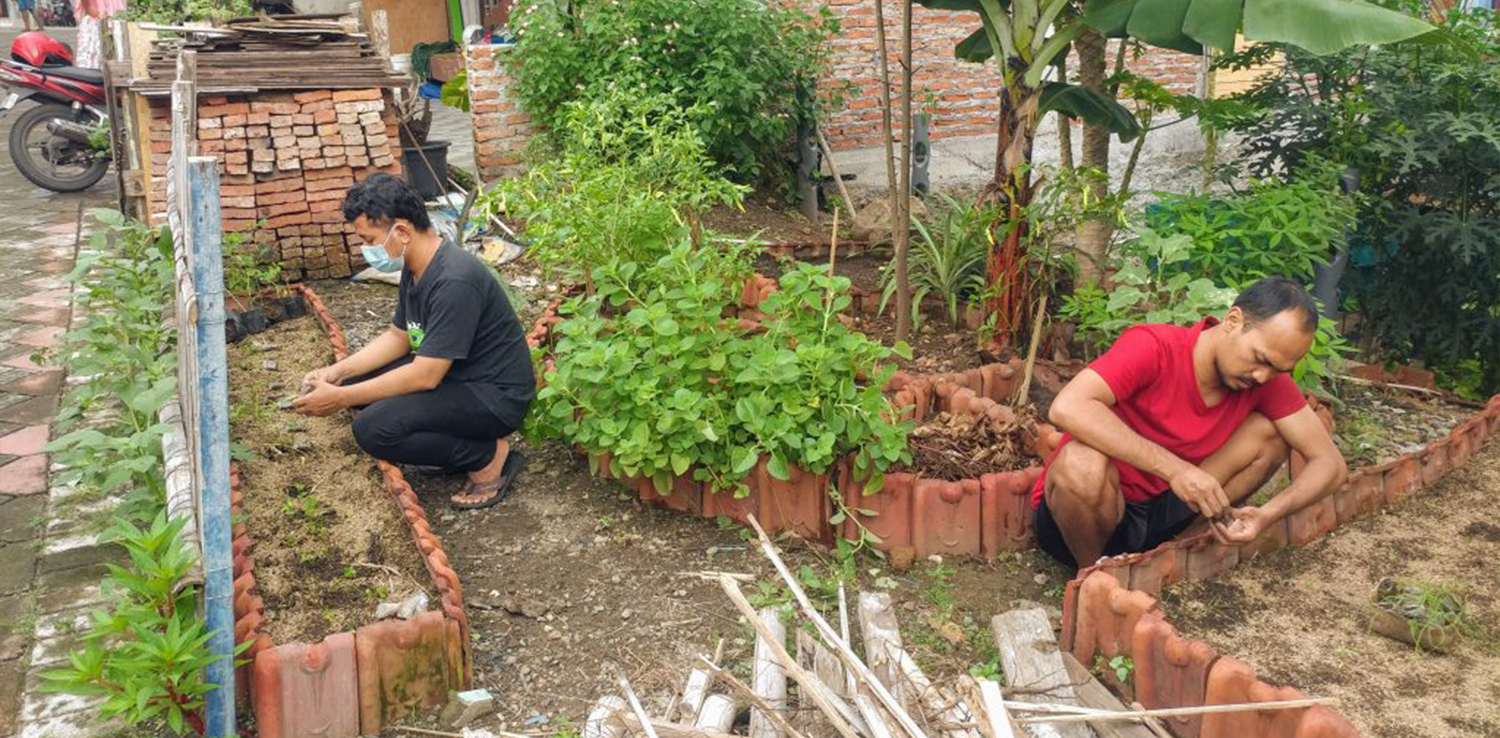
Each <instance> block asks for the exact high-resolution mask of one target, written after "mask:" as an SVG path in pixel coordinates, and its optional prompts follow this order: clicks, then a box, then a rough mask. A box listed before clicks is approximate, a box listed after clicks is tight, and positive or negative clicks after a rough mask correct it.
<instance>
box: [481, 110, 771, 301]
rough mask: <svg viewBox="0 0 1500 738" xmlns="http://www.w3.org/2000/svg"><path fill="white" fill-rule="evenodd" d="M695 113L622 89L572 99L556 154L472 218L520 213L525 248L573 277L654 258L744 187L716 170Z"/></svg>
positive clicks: (501, 189)
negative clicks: (527, 245) (701, 216)
mask: <svg viewBox="0 0 1500 738" xmlns="http://www.w3.org/2000/svg"><path fill="white" fill-rule="evenodd" d="M692 115H693V111H691V110H689V111H681V110H678V109H676V108H674V107H673V106H672V104H671V101H670V100H668V99H667V98H664V97H661V96H646V97H640V96H634V95H629V94H626V92H625V91H624V90H616V91H612V92H610V93H609V94H608V95H605V96H602V97H600V98H597V99H593V100H587V101H579V102H574V103H569V104H567V105H566V106H565V110H564V115H563V117H562V119H561V122H560V125H559V128H558V130H557V136H558V146H559V150H558V151H557V152H556V155H555V156H554V157H552V158H550V159H548V160H546V161H544V162H542V163H541V164H539V165H537V166H535V167H533V168H531V169H530V170H529V171H528V172H527V173H526V174H525V175H523V176H520V177H516V178H512V179H508V180H506V181H504V182H502V183H500V184H499V185H498V186H497V187H495V188H494V189H492V190H490V191H488V192H486V193H485V194H484V196H483V197H481V198H480V200H479V202H478V203H477V204H476V211H477V212H478V213H479V215H478V216H477V217H478V218H479V219H480V222H486V220H487V219H488V218H489V217H492V216H496V215H499V214H502V213H503V214H505V215H506V216H508V217H510V218H514V219H519V220H521V221H524V222H525V224H526V225H525V233H526V236H527V237H528V238H530V239H531V240H532V242H533V243H532V246H531V255H532V256H533V257H535V258H536V259H537V260H538V261H540V262H541V263H542V265H543V266H544V267H547V268H548V269H551V270H557V271H560V272H562V273H563V275H564V276H565V277H571V278H573V279H575V280H577V281H582V282H590V281H592V280H591V279H590V270H591V269H593V268H595V267H596V266H598V265H601V264H605V263H607V262H608V261H609V260H610V259H612V258H615V257H619V258H620V259H621V260H622V261H634V262H639V263H646V264H649V263H652V262H654V261H656V259H657V258H659V257H660V256H661V255H662V254H664V253H666V251H667V250H668V249H669V248H670V247H671V246H672V245H673V244H676V243H678V242H679V241H681V240H682V239H683V238H684V237H689V236H692V237H697V236H698V235H700V234H701V228H699V227H698V225H697V223H698V219H697V214H698V213H699V212H701V211H702V210H704V209H706V208H708V207H709V206H711V205H714V204H717V203H723V204H727V205H733V206H738V205H739V204H740V202H741V201H742V199H743V197H744V194H745V191H746V190H745V188H743V187H741V186H739V185H735V184H732V183H731V182H729V181H728V180H726V179H724V178H723V177H722V176H720V173H719V169H718V167H717V166H715V165H714V164H713V163H712V162H711V161H710V160H709V158H708V156H707V154H706V152H705V150H704V146H703V141H702V139H700V138H699V136H698V132H697V130H696V129H695V128H694V127H693V126H692V125H691V123H690V118H691V117H692Z"/></svg>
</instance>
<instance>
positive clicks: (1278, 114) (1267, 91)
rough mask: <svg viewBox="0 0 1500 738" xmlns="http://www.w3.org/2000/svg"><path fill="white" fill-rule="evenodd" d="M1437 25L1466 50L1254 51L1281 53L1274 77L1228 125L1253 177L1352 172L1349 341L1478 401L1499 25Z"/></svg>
mask: <svg viewBox="0 0 1500 738" xmlns="http://www.w3.org/2000/svg"><path fill="white" fill-rule="evenodd" d="M1445 27H1446V29H1447V30H1448V31H1449V32H1450V33H1451V34H1452V35H1454V36H1456V37H1458V38H1460V39H1462V40H1463V42H1464V43H1465V44H1466V45H1467V46H1468V47H1470V48H1472V49H1473V50H1474V51H1476V52H1477V53H1474V54H1469V53H1465V51H1464V50H1462V49H1456V48H1454V47H1451V46H1428V45H1419V44H1396V45H1389V46H1378V47H1353V48H1351V49H1348V50H1345V51H1342V52H1339V53H1336V54H1330V55H1327V56H1323V57H1316V56H1312V55H1309V54H1307V53H1305V52H1302V51H1299V50H1297V49H1292V48H1277V47H1266V48H1261V49H1258V50H1257V51H1255V52H1254V53H1256V54H1259V55H1261V56H1266V55H1269V54H1272V53H1282V54H1284V56H1285V59H1286V67H1287V74H1284V75H1277V76H1276V77H1274V78H1272V79H1271V80H1269V81H1267V82H1266V83H1264V84H1262V85H1260V86H1259V87H1258V88H1256V89H1255V90H1252V91H1251V93H1250V94H1249V95H1248V96H1247V97H1248V99H1249V100H1250V101H1251V102H1253V103H1254V105H1255V107H1254V112H1253V113H1252V114H1250V115H1247V116H1244V117H1243V118H1242V119H1240V120H1238V121H1236V122H1235V128H1236V129H1237V130H1238V131H1240V132H1241V133H1242V134H1243V135H1244V140H1245V144H1246V148H1247V150H1248V154H1249V156H1248V163H1249V164H1250V166H1251V168H1252V170H1254V171H1258V172H1262V173H1264V172H1268V171H1272V170H1276V169H1286V170H1289V171H1292V172H1298V171H1300V170H1301V169H1303V168H1305V167H1306V165H1307V162H1309V161H1311V160H1313V159H1314V158H1321V159H1324V160H1328V161H1332V162H1334V163H1336V164H1339V165H1342V166H1352V167H1356V168H1358V170H1359V172H1360V187H1361V190H1362V191H1363V192H1364V193H1365V194H1366V199H1365V201H1364V203H1363V204H1362V205H1361V207H1360V212H1359V228H1358V231H1357V232H1358V234H1360V235H1359V238H1358V242H1357V243H1356V246H1357V247H1358V248H1357V249H1356V250H1355V251H1354V256H1355V257H1356V261H1355V264H1356V266H1357V267H1358V268H1356V269H1353V270H1351V272H1352V273H1351V274H1350V275H1349V278H1348V279H1347V285H1346V286H1347V287H1348V288H1349V291H1350V292H1351V293H1352V295H1353V296H1354V297H1355V298H1356V300H1357V303H1358V304H1359V305H1360V306H1361V309H1362V311H1363V312H1364V315H1365V318H1366V319H1365V320H1364V321H1363V322H1362V324H1361V331H1362V332H1363V333H1365V334H1366V335H1365V336H1363V338H1365V339H1366V340H1372V342H1378V343H1379V345H1380V346H1381V347H1382V348H1383V349H1384V350H1386V351H1389V352H1391V354H1393V356H1392V358H1396V359H1401V360H1405V359H1410V358H1418V359H1421V360H1423V361H1425V362H1426V363H1427V365H1428V366H1430V367H1433V368H1435V369H1437V370H1439V373H1440V375H1445V376H1452V375H1464V376H1470V377H1471V381H1470V383H1469V384H1470V386H1471V387H1474V388H1475V389H1477V391H1478V392H1480V393H1481V394H1488V393H1491V392H1494V391H1497V390H1500V311H1496V310H1495V309H1494V306H1495V305H1497V304H1500V178H1497V177H1496V176H1495V172H1497V171H1500V23H1497V21H1496V19H1495V15H1494V14H1493V13H1492V12H1490V11H1487V10H1482V9H1481V10H1473V11H1468V12H1458V11H1455V12H1451V13H1449V14H1448V15H1447V18H1446V20H1445ZM1476 365H1477V368H1478V370H1479V371H1478V374H1479V376H1478V377H1477V379H1473V378H1472V374H1473V372H1472V369H1474V368H1475V367H1476Z"/></svg>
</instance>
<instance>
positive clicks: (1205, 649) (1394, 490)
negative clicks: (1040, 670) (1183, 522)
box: [1061, 395, 1500, 738]
mask: <svg viewBox="0 0 1500 738" xmlns="http://www.w3.org/2000/svg"><path fill="white" fill-rule="evenodd" d="M1496 432H1500V395H1497V396H1495V397H1492V398H1490V401H1489V404H1488V405H1486V406H1485V407H1484V408H1483V409H1482V410H1480V411H1479V412H1478V413H1476V414H1475V415H1474V416H1473V417H1471V418H1470V419H1469V420H1467V421H1465V422H1463V423H1461V424H1459V425H1458V427H1457V428H1454V429H1453V431H1452V432H1451V433H1450V434H1449V435H1448V436H1447V437H1445V438H1440V439H1438V440H1436V441H1433V442H1431V443H1429V444H1427V446H1426V447H1425V448H1423V449H1422V450H1421V451H1418V452H1415V453H1410V454H1406V455H1404V456H1401V457H1399V458H1396V459H1394V460H1391V461H1388V462H1386V463H1384V464H1376V465H1371V466H1366V467H1362V468H1360V469H1357V470H1355V471H1354V472H1353V473H1352V474H1350V476H1349V480H1348V482H1346V483H1345V484H1344V486H1343V487H1340V488H1339V489H1338V490H1336V491H1335V492H1334V493H1333V494H1332V495H1330V496H1328V497H1327V498H1325V499H1324V500H1323V501H1322V502H1320V503H1318V504H1316V505H1313V506H1311V507H1308V508H1305V509H1303V510H1300V511H1298V512H1296V513H1293V514H1292V515H1290V516H1288V517H1287V518H1286V519H1284V520H1282V521H1281V522H1279V523H1278V524H1277V525H1276V526H1274V527H1273V528H1271V529H1269V530H1267V531H1266V532H1265V534H1263V535H1262V536H1261V538H1260V539H1259V540H1257V541H1256V542H1254V543H1252V544H1250V545H1248V546H1244V547H1236V546H1225V545H1222V544H1220V543H1219V542H1218V541H1216V540H1214V538H1213V535H1212V534H1211V533H1207V532H1205V533H1202V534H1199V535H1195V536H1191V537H1189V538H1184V539H1180V540H1176V541H1172V542H1170V543H1167V544H1164V545H1162V546H1160V547H1158V548H1156V549H1153V550H1151V551H1147V552H1144V553H1138V554H1128V555H1125V556H1115V557H1111V558H1107V559H1101V560H1100V561H1099V562H1098V563H1096V564H1095V565H1093V566H1091V567H1088V568H1086V569H1083V570H1081V571H1079V572H1078V576H1077V577H1076V578H1074V579H1073V580H1072V581H1070V582H1068V585H1067V589H1066V590H1065V593H1064V595H1063V623H1062V635H1061V645H1062V647H1063V648H1064V649H1067V650H1070V651H1072V652H1073V655H1074V656H1076V657H1077V658H1078V660H1079V661H1080V662H1081V663H1084V664H1089V663H1091V662H1092V661H1093V659H1094V656H1095V655H1096V654H1097V655H1102V656H1104V657H1105V658H1110V657H1113V656H1116V655H1125V656H1129V657H1130V658H1131V660H1132V661H1134V662H1135V665H1136V672H1135V675H1136V676H1135V685H1134V690H1135V696H1136V698H1137V699H1138V700H1140V702H1141V704H1143V705H1145V706H1146V707H1150V708H1156V707H1192V706H1197V705H1216V704H1229V703H1235V702H1264V701H1270V700H1283V699H1293V698H1296V697H1300V696H1302V695H1301V693H1300V692H1298V691H1297V690H1295V689H1292V688H1290V687H1273V686H1271V685H1269V684H1267V683H1266V682H1263V681H1261V680H1260V679H1258V678H1257V677H1256V674H1255V670H1254V669H1253V668H1251V667H1250V666H1249V665H1248V664H1246V663H1244V662H1242V661H1239V660H1237V659H1234V658H1231V657H1228V656H1220V655H1218V654H1216V653H1215V652H1214V650H1213V648H1212V647H1211V646H1209V645H1208V644H1207V643H1205V642H1203V641H1199V640H1193V639H1185V638H1182V637H1180V636H1179V635H1178V634H1177V631H1176V630H1175V629H1174V628H1173V627H1172V626H1171V624H1169V623H1167V622H1166V620H1165V618H1164V617H1163V616H1162V614H1161V612H1160V611H1159V610H1158V609H1157V608H1156V596H1157V595H1158V594H1160V593H1161V591H1162V589H1163V588H1164V587H1167V586H1170V585H1172V584H1176V583H1177V582H1181V581H1184V580H1188V581H1198V580H1203V579H1208V578H1210V577H1213V576H1215V575H1217V574H1219V573H1220V572H1223V571H1225V570H1227V569H1231V568H1233V567H1235V566H1237V565H1238V564H1239V563H1240V562H1241V561H1246V560H1249V559H1252V558H1254V557H1256V556H1258V555H1260V554H1262V553H1265V552H1268V551H1275V550H1277V549H1279V548H1283V547H1285V546H1289V545H1292V546H1300V545H1304V544H1306V543H1309V542H1311V541H1313V540H1316V539H1317V538H1318V537H1319V536H1322V535H1323V534H1325V533H1327V532H1329V531H1331V530H1333V529H1334V528H1336V527H1338V526H1339V525H1341V524H1343V523H1347V522H1349V521H1350V520H1353V519H1355V518H1358V517H1360V516H1362V515H1366V514H1369V513H1371V512H1373V511H1375V510H1378V509H1380V508H1382V507H1385V506H1387V505H1391V504H1394V503H1396V502H1398V501H1400V500H1401V499H1402V498H1404V497H1406V496H1407V495H1410V494H1413V493H1415V492H1417V491H1418V490H1420V489H1422V488H1423V487H1427V486H1430V485H1432V484H1434V483H1436V482H1437V481H1438V480H1439V479H1441V478H1442V477H1443V475H1444V474H1446V473H1447V472H1449V471H1451V470H1453V469H1456V468H1458V467H1460V466H1463V465H1464V464H1465V463H1467V462H1468V460H1469V458H1470V457H1471V456H1472V455H1473V454H1474V452H1475V451H1477V450H1478V449H1479V448H1480V446H1482V445H1483V444H1484V441H1485V440H1486V439H1488V438H1489V437H1490V436H1491V435H1493V434H1495V433H1496ZM1116 686H1117V687H1122V686H1124V685H1118V684H1117V685H1116ZM1169 727H1170V728H1171V729H1172V732H1173V733H1174V734H1176V735H1178V736H1183V737H1184V738H1200V737H1201V738H1234V737H1236V736H1246V735H1255V736H1268V737H1272V738H1281V737H1285V738H1323V737H1327V738H1346V737H1347V738H1354V737H1355V736H1358V735H1359V732H1358V731H1357V730H1356V729H1355V728H1354V726H1353V724H1351V723H1350V722H1349V721H1348V720H1347V719H1346V718H1344V717H1343V716H1342V715H1340V714H1338V713H1337V712H1335V711H1333V710H1330V709H1328V708H1325V707H1314V708H1310V709H1307V710H1287V711H1264V712H1246V713H1237V714H1222V715H1208V716H1204V717H1202V718H1201V719H1195V720H1189V719H1174V720H1171V721H1169Z"/></svg>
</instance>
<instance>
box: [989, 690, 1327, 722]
mask: <svg viewBox="0 0 1500 738" xmlns="http://www.w3.org/2000/svg"><path fill="white" fill-rule="evenodd" d="M1337 703H1338V699H1336V698H1333V697H1309V698H1306V699H1300V700H1273V701H1270V702H1248V703H1244V704H1238V705H1203V706H1201V707H1168V708H1164V709H1160V710H1125V711H1123V712H1117V711H1108V710H1106V711H1100V712H1095V713H1087V714H1074V715H1061V714H1059V715H1046V716H1038V717H1024V718H1015V721H1016V722H1017V723H1021V724H1023V725H1031V724H1035V723H1083V722H1112V721H1118V720H1140V719H1142V718H1161V717H1181V716H1187V715H1210V714H1216V713H1224V712H1253V711H1257V710H1299V709H1303V708H1307V707H1314V706H1316V705H1332V704H1337ZM1033 707H1034V705H1033Z"/></svg>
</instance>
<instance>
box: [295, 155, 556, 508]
mask: <svg viewBox="0 0 1500 738" xmlns="http://www.w3.org/2000/svg"><path fill="white" fill-rule="evenodd" d="M344 218H345V219H346V220H347V221H349V222H350V223H351V224H353V226H354V231H355V233H357V234H358V235H359V237H360V238H362V239H364V241H365V242H366V243H368V244H370V245H368V246H365V247H364V256H365V260H366V261H368V262H369V263H370V265H371V266H372V267H374V268H376V269H377V270H380V271H384V272H395V271H400V272H401V288H400V294H399V296H398V298H397V303H396V315H395V317H394V318H393V319H392V320H391V327H389V328H387V329H386V331H385V332H384V333H382V334H380V336H378V337H376V338H375V340H373V341H371V342H370V343H369V345H367V346H365V347H364V348H362V349H360V350H359V351H358V352H356V353H354V354H353V355H351V356H349V357H348V358H346V359H344V360H343V361H340V362H338V363H336V364H333V365H332V366H328V367H324V368H322V369H318V370H316V371H312V372H309V373H308V375H307V377H306V379H305V380H304V381H305V386H304V388H303V389H304V392H305V393H304V394H303V395H302V396H301V397H299V398H298V399H297V400H296V402H294V403H293V405H292V407H293V409H294V410H296V411H297V412H300V413H303V414H306V415H330V414H332V413H335V412H338V411H339V410H342V409H344V408H362V410H361V411H360V412H359V414H358V415H357V416H356V417H355V419H354V438H355V440H357V441H358V442H359V445H360V447H361V448H363V449H364V450H365V451H366V452H368V453H369V454H370V455H372V456H374V457H376V458H379V459H384V460H386V461H389V462H393V463H400V464H413V465H420V466H427V467H440V468H443V469H453V470H459V471H464V472H467V473H468V475H469V484H468V485H467V486H466V487H465V488H464V490H463V492H461V493H459V494H457V495H454V496H453V498H452V501H453V505H454V506H455V507H458V508H461V509H476V508H481V507H489V506H490V505H493V504H495V503H496V502H499V501H500V499H501V498H502V497H504V496H505V494H506V493H507V492H508V491H509V489H510V486H511V482H512V481H513V480H514V479H515V477H516V475H517V474H518V473H519V472H520V471H521V467H522V465H523V464H524V463H525V459H524V458H523V457H522V456H521V452H520V451H517V450H514V449H512V448H510V445H509V444H508V443H507V442H506V440H505V439H506V436H509V435H510V434H511V433H513V432H515V430H516V429H517V428H519V427H520V426H521V421H522V420H523V419H525V417H526V411H527V409H528V408H529V407H530V405H531V400H532V398H533V397H535V396H536V375H535V374H534V373H533V371H532V367H531V353H530V350H529V349H528V348H527V346H526V337H525V334H524V333H523V331H522V330H521V323H520V321H519V320H518V319H517V318H516V313H515V310H513V309H512V308H511V305H510V301H509V300H508V299H506V296H505V293H504V291H503V290H502V289H501V287H500V283H499V281H498V280H497V279H496V278H495V276H494V274H492V273H491V272H490V270H489V267H487V266H485V264H484V263H483V262H481V261H480V260H479V259H478V258H477V257H475V256H474V255H473V254H470V253H469V252H467V251H464V250H463V249H461V248H459V247H458V245H456V244H454V243H452V242H450V241H447V240H445V239H444V238H442V237H441V236H440V235H439V234H438V233H436V232H435V231H434V230H433V229H432V222H431V221H430V220H429V219H428V217H427V211H426V209H425V208H424V207H423V205H422V198H421V197H419V196H418V195H417V193H416V191H415V190H413V189H412V188H411V186H410V185H408V184H406V183H405V182H403V181H401V180H400V179H397V178H395V177H392V176H390V175H388V174H377V175H375V176H373V177H370V178H369V179H366V180H365V181H363V182H360V183H359V184H357V185H355V186H354V187H353V188H351V189H350V190H349V194H348V195H347V196H346V197H345V198H344Z"/></svg>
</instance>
